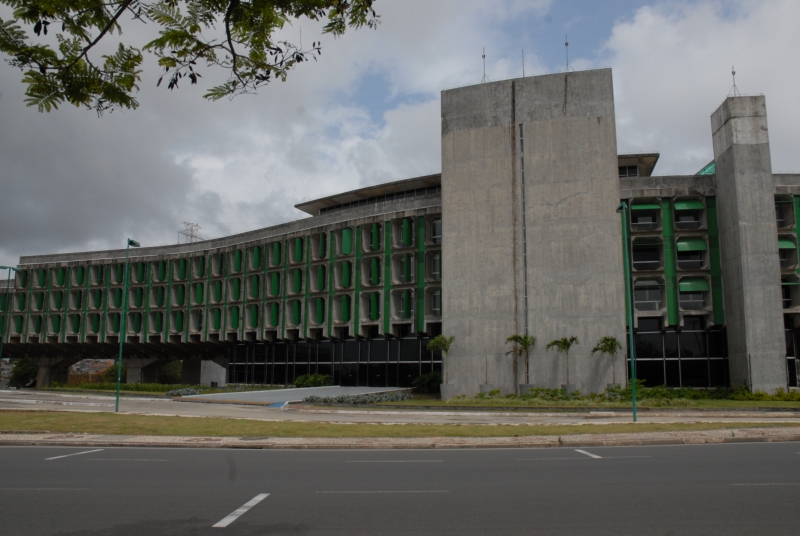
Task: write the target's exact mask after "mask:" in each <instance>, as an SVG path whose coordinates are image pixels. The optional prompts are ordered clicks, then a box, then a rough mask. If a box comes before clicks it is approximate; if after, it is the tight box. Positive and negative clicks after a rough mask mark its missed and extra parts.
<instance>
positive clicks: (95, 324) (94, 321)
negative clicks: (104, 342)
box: [88, 313, 100, 333]
mask: <svg viewBox="0 0 800 536" xmlns="http://www.w3.org/2000/svg"><path fill="white" fill-rule="evenodd" d="M88 320H89V329H90V330H91V332H92V333H97V332H99V331H100V315H99V314H97V313H92V314H90V315H89V318H88Z"/></svg>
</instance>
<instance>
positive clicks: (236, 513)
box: [211, 493, 269, 529]
mask: <svg viewBox="0 0 800 536" xmlns="http://www.w3.org/2000/svg"><path fill="white" fill-rule="evenodd" d="M267 497H269V493H259V494H258V495H256V496H255V497H253V498H252V499H250V500H249V501H247V502H246V503H244V504H243V505H242V506H240V507H239V508H237V509H236V510H234V511H233V513H231V514H229V515H228V516H226V517H224V518H223V519H222V520H220V521H219V522H218V523H217V524H216V525H212V526H211V527H212V528H218V529H224V528H225V527H227V526H228V525H230V524H231V523H233V522H234V521H236V520H237V519H239V518H240V517H241V516H242V515H244V514H245V513H246V512H247V511H248V510H250V509H251V508H252V507H254V506H255V505H257V504H258V503H260V502H261V501H263V500H264V499H266V498H267Z"/></svg>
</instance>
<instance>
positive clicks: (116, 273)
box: [109, 264, 125, 284]
mask: <svg viewBox="0 0 800 536" xmlns="http://www.w3.org/2000/svg"><path fill="white" fill-rule="evenodd" d="M124 277H125V266H124V265H122V264H117V265H116V266H110V267H109V278H110V279H111V282H112V283H115V284H122V279H123V278H124Z"/></svg>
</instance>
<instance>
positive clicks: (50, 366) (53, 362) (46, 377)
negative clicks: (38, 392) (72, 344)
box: [28, 357, 80, 387]
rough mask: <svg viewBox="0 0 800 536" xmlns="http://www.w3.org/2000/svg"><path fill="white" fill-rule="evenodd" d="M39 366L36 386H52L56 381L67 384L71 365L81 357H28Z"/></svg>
mask: <svg viewBox="0 0 800 536" xmlns="http://www.w3.org/2000/svg"><path fill="white" fill-rule="evenodd" d="M28 359H30V360H31V361H33V362H34V363H36V365H37V366H38V367H39V371H38V372H37V374H36V387H50V386H51V385H53V383H54V382H58V383H60V384H63V385H66V384H67V382H68V381H69V367H71V366H72V365H73V364H75V363H77V362H78V361H80V359H75V358H66V357H32V358H28Z"/></svg>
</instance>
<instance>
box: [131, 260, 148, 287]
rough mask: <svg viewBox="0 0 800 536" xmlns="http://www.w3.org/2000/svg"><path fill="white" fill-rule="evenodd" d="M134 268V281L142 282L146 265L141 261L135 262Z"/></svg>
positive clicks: (145, 273)
mask: <svg viewBox="0 0 800 536" xmlns="http://www.w3.org/2000/svg"><path fill="white" fill-rule="evenodd" d="M135 268H136V269H135V270H134V277H135V282H136V283H144V279H145V276H146V275H147V272H146V270H147V266H146V265H145V263H143V262H137V263H136V267H135Z"/></svg>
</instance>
